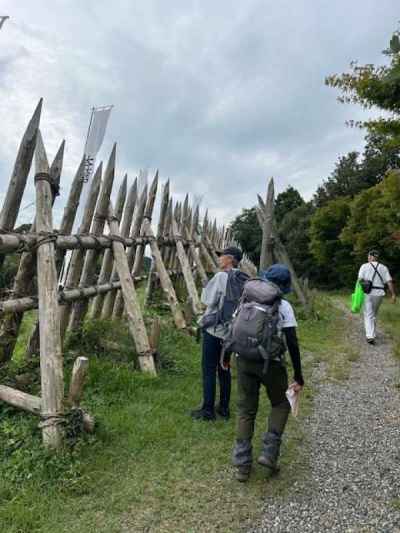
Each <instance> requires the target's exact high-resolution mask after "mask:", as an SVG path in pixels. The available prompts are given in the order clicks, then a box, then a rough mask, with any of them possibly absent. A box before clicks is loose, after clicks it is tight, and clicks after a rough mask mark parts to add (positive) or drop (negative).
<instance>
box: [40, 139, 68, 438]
mask: <svg viewBox="0 0 400 533" xmlns="http://www.w3.org/2000/svg"><path fill="white" fill-rule="evenodd" d="M35 153H36V158H35V162H36V175H35V188H36V229H37V232H38V233H39V234H42V235H43V237H42V241H41V243H40V244H39V245H38V248H37V275H38V296H39V322H40V374H41V398H42V418H43V422H42V431H43V442H44V444H45V446H47V447H49V448H59V447H60V446H61V444H62V440H63V429H62V426H61V424H60V422H62V417H63V413H64V406H63V399H64V377H63V358H62V347H61V335H60V315H59V309H58V295H57V289H58V276H57V268H56V261H55V249H54V242H53V241H52V237H53V236H54V234H53V220H52V203H53V200H52V198H53V194H52V190H51V189H52V183H51V177H50V175H49V165H48V162H47V157H46V152H45V149H44V146H43V141H42V138H41V135H40V132H39V133H38V138H37V143H36V152H35Z"/></svg>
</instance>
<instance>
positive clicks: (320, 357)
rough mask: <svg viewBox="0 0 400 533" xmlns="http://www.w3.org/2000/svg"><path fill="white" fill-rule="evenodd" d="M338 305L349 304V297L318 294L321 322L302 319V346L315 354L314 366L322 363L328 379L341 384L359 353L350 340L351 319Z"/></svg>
mask: <svg viewBox="0 0 400 533" xmlns="http://www.w3.org/2000/svg"><path fill="white" fill-rule="evenodd" d="M338 302H341V303H344V302H346V303H347V297H344V296H343V297H339V296H337V295H328V294H326V293H317V295H316V306H317V311H318V316H319V319H318V320H300V321H299V330H298V331H299V338H300V344H301V346H302V348H303V350H305V351H306V352H311V353H312V359H313V363H314V364H318V363H323V365H324V370H325V375H326V379H328V380H338V381H342V380H345V379H347V378H348V377H349V373H350V370H351V363H352V362H353V361H356V360H357V358H358V356H359V353H358V351H357V350H356V348H355V347H354V343H353V342H352V341H351V337H350V335H351V326H350V327H349V320H351V319H352V317H350V318H349V317H348V316H347V315H346V314H345V312H344V311H343V309H342V308H341V307H340V306H339V305H338Z"/></svg>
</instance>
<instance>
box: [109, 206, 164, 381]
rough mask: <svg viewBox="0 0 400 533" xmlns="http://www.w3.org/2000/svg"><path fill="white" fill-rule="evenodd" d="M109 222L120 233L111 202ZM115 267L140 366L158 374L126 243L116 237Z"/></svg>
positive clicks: (111, 231) (113, 244) (111, 229)
mask: <svg viewBox="0 0 400 533" xmlns="http://www.w3.org/2000/svg"><path fill="white" fill-rule="evenodd" d="M108 224H109V226H110V233H111V234H112V235H114V236H116V237H117V236H118V235H119V227H118V220H117V219H116V218H115V217H114V212H113V209H112V207H111V203H110V205H109V208H108ZM112 247H113V252H114V259H115V267H116V269H117V272H118V276H119V279H120V282H121V291H122V294H123V298H124V304H125V310H126V316H127V319H128V326H129V331H130V332H131V335H132V337H133V340H134V342H135V345H136V351H137V353H138V356H139V364H140V368H141V369H142V370H143V371H144V372H149V373H150V374H153V375H155V374H156V367H155V364H154V358H153V353H152V350H151V347H150V343H149V338H148V336H147V331H146V327H145V324H144V320H143V317H142V312H141V310H140V305H139V301H138V299H137V296H136V291H135V286H134V284H133V280H132V277H131V273H130V271H129V266H128V259H127V257H126V254H125V248H124V245H123V244H122V243H121V242H119V241H118V239H114V240H113V243H112Z"/></svg>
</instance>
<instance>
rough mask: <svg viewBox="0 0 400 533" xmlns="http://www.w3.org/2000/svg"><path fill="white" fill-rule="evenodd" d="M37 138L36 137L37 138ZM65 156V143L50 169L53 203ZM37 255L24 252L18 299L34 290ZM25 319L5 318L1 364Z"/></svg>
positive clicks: (16, 282)
mask: <svg viewBox="0 0 400 533" xmlns="http://www.w3.org/2000/svg"><path fill="white" fill-rule="evenodd" d="M35 138H36V137H35ZM63 154H64V141H63V142H62V143H61V146H60V148H59V150H58V152H57V154H56V157H55V158H54V161H53V163H52V165H51V168H50V177H51V179H52V183H53V185H54V187H53V189H52V194H53V197H52V203H53V202H54V200H55V198H56V191H57V190H58V188H59V182H60V175H61V167H62V159H63ZM31 231H33V232H35V231H37V228H36V221H35V220H34V221H33V223H32V225H31ZM35 263H36V254H35V253H34V252H33V251H27V252H24V253H23V254H22V256H21V259H20V262H19V265H18V270H17V274H16V276H15V279H14V283H13V295H14V297H16V298H19V297H20V296H25V295H26V294H27V293H28V294H30V293H31V292H32V290H33V278H34V274H35V271H36V265H35ZM22 319H23V313H13V314H10V315H8V316H5V317H4V319H3V321H2V323H1V326H0V364H1V363H5V362H7V361H9V360H10V359H11V358H12V355H13V352H14V348H15V345H16V343H17V338H18V334H19V330H20V326H21V322H22Z"/></svg>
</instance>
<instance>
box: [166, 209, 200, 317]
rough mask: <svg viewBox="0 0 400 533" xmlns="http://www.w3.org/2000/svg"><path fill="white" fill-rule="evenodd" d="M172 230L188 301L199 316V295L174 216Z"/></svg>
mask: <svg viewBox="0 0 400 533" xmlns="http://www.w3.org/2000/svg"><path fill="white" fill-rule="evenodd" d="M172 231H173V234H174V239H175V245H176V251H177V255H178V259H179V262H180V264H181V269H182V273H183V276H184V279H185V283H186V288H187V291H188V295H189V298H190V303H191V306H192V309H193V313H194V314H195V316H199V315H201V314H202V312H203V307H202V305H201V303H200V299H199V295H198V293H197V288H196V284H195V282H194V279H193V276H192V270H191V268H190V263H189V261H188V258H187V255H186V252H185V248H184V246H183V243H182V235H181V233H180V231H179V229H178V224H177V222H176V220H175V218H173V219H172Z"/></svg>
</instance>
